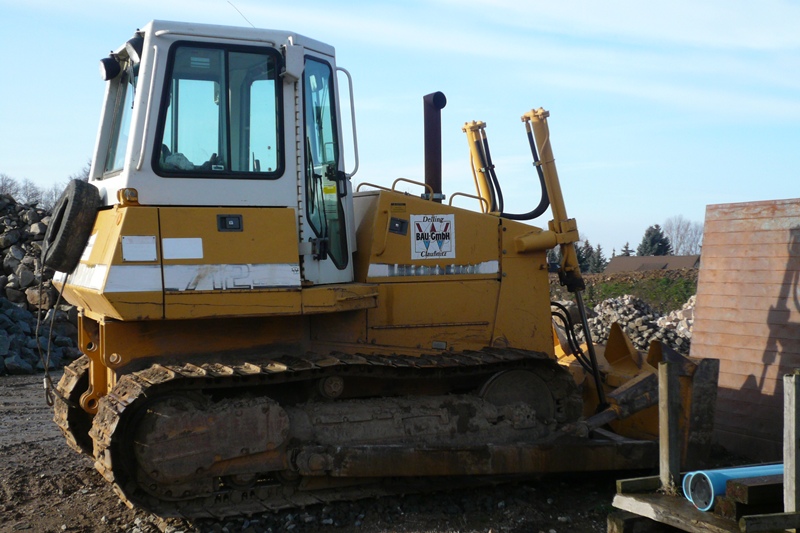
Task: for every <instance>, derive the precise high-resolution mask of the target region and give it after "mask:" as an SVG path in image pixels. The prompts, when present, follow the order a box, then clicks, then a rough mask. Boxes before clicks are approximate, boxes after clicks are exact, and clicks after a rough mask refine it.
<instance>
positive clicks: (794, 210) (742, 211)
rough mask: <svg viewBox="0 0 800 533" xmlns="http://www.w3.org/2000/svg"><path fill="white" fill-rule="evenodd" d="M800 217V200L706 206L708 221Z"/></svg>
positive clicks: (789, 199) (787, 199)
mask: <svg viewBox="0 0 800 533" xmlns="http://www.w3.org/2000/svg"><path fill="white" fill-rule="evenodd" d="M780 216H794V217H796V216H800V199H797V198H786V199H780V200H763V201H758V202H737V203H727V204H710V205H707V206H706V220H730V219H733V220H736V219H741V218H775V217H780Z"/></svg>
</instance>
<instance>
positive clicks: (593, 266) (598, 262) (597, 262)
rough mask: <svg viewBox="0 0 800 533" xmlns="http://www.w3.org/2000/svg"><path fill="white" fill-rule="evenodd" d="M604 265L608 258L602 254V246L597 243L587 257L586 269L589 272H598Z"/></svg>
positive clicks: (606, 263)
mask: <svg viewBox="0 0 800 533" xmlns="http://www.w3.org/2000/svg"><path fill="white" fill-rule="evenodd" d="M606 265H608V260H607V259H606V257H605V255H603V247H602V246H600V245H599V244H598V245H597V247H596V248H595V249H594V251H593V252H592V255H591V256H590V257H589V270H588V271H589V272H590V273H591V274H600V273H601V272H603V271H604V270H605V269H606Z"/></svg>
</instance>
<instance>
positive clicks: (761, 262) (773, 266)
mask: <svg viewBox="0 0 800 533" xmlns="http://www.w3.org/2000/svg"><path fill="white" fill-rule="evenodd" d="M795 261H796V258H793V257H790V258H787V257H769V256H768V257H706V256H705V255H704V256H703V259H702V262H701V266H700V268H701V269H704V268H707V269H710V270H746V271H749V272H753V271H765V272H775V271H780V272H785V271H786V268H787V265H792V264H793V263H794V262H795Z"/></svg>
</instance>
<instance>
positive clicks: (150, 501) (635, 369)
mask: <svg viewBox="0 0 800 533" xmlns="http://www.w3.org/2000/svg"><path fill="white" fill-rule="evenodd" d="M101 74H102V77H103V79H104V80H105V82H106V93H105V101H104V104H103V108H102V114H101V120H100V131H99V134H98V137H97V145H96V148H95V151H94V156H93V163H92V168H91V172H90V174H91V175H90V179H89V181H88V182H83V181H73V182H71V183H70V184H69V186H68V187H67V189H66V190H65V192H64V194H63V196H62V197H61V199H60V200H59V202H58V204H57V206H56V208H55V210H54V213H53V217H52V221H51V224H50V226H49V228H48V232H47V235H46V237H45V240H44V244H43V249H42V260H43V262H44V264H45V265H46V266H48V267H50V268H52V269H53V270H55V271H56V275H55V278H54V282H55V284H56V285H57V287H58V288H59V290H61V291H62V294H63V295H64V297H65V298H66V299H67V300H68V301H69V302H70V303H72V304H74V305H76V306H78V308H79V315H80V316H79V339H78V342H79V347H80V349H81V351H82V352H83V354H85V355H84V356H82V357H81V358H80V359H78V360H76V361H75V362H74V363H72V364H71V365H70V366H68V367H67V368H66V369H65V372H64V375H63V377H62V378H61V381H60V383H59V384H58V386H57V387H53V388H52V390H51V391H50V394H51V395H52V397H53V402H54V404H55V407H54V411H55V421H56V422H57V424H58V425H59V426H60V427H61V429H62V430H63V432H64V435H65V436H66V440H67V442H68V443H69V445H70V446H72V447H73V448H74V449H76V450H77V451H79V452H81V453H85V454H88V455H89V456H91V457H92V458H93V459H94V461H95V465H96V467H97V469H98V470H99V471H100V472H101V473H102V474H103V476H104V477H105V478H106V479H107V480H108V481H109V482H111V483H112V484H113V486H114V488H115V490H116V492H117V493H118V494H119V496H120V497H121V498H122V499H123V500H124V501H125V502H126V503H128V504H129V505H136V506H140V507H143V508H146V509H148V510H150V511H152V512H155V513H157V514H160V515H162V516H184V517H207V516H216V517H222V516H228V515H235V514H242V513H254V512H259V511H263V510H268V509H279V508H284V507H289V506H300V505H306V504H311V503H317V502H325V501H334V500H341V499H351V498H359V497H364V496H370V495H379V494H385V493H388V492H394V491H397V490H410V489H413V488H415V487H416V488H422V487H425V488H430V487H437V486H447V485H448V484H450V485H452V484H453V483H463V482H466V481H467V480H469V482H482V481H488V480H493V479H498V478H508V477H510V476H525V475H531V474H541V473H545V472H568V471H596V470H620V469H640V468H650V467H653V466H654V465H655V464H656V463H657V445H656V443H655V442H654V439H655V438H656V437H657V413H656V411H655V410H654V407H653V405H654V403H655V402H656V394H657V387H656V381H657V380H656V372H655V366H656V365H657V363H658V361H660V360H663V359H665V358H667V359H669V358H672V359H673V360H675V361H678V362H680V363H681V365H682V369H683V373H682V374H683V377H682V380H683V391H684V393H683V397H684V399H685V409H684V415H685V416H684V420H683V426H682V427H683V430H684V432H685V436H686V438H685V439H684V440H685V442H686V443H687V446H689V445H691V444H692V439H694V443H695V444H697V443H698V442H699V443H700V444H703V443H705V442H706V440H704V439H706V437H707V431H708V427H707V424H705V425H704V423H701V422H698V420H701V419H703V417H701V416H699V414H698V413H694V415H698V416H694V417H693V416H690V415H691V414H692V413H691V411H692V405H693V398H694V397H696V395H697V394H699V393H701V392H702V390H704V387H706V388H707V387H708V386H709V385H708V383H709V380H708V379H707V376H705V374H703V373H702V372H697V371H696V368H697V364H696V362H693V361H691V360H688V359H686V358H682V357H681V356H678V355H677V354H674V353H670V352H669V350H667V349H666V348H664V349H661V348H658V349H656V350H654V351H653V350H651V353H650V355H648V356H647V357H645V356H643V355H641V354H639V353H637V352H636V351H635V350H634V349H633V348H632V346H631V345H630V342H629V341H627V339H626V338H625V337H624V335H622V333H621V330H620V331H617V332H616V333H613V332H612V339H611V342H610V343H609V345H608V346H606V347H605V350H603V349H602V347H598V348H597V349H595V347H594V346H593V344H592V343H591V339H588V340H589V342H588V343H586V344H585V345H584V347H583V348H581V346H580V343H579V342H578V341H577V337H576V336H575V334H574V331H573V330H574V329H575V324H574V323H573V321H572V320H571V319H570V318H569V317H568V314H567V313H566V312H565V311H566V310H565V309H562V308H559V307H551V303H550V296H549V273H548V270H549V268H548V261H547V256H546V254H547V251H548V250H549V249H552V248H560V256H561V260H560V264H559V265H558V273H559V278H560V281H561V283H562V284H564V285H566V286H567V288H568V289H569V290H570V291H572V292H573V293H574V294H575V295H576V300H577V305H578V309H579V310H580V318H579V320H578V322H580V323H582V325H583V329H584V332H585V334H586V335H587V336H588V335H589V328H588V327H587V322H586V314H585V310H584V306H583V302H582V299H581V291H582V290H583V288H584V283H583V280H582V278H581V273H580V269H579V265H578V261H577V257H576V255H575V249H574V243H575V242H576V241H577V240H578V229H577V225H576V222H575V220H574V219H571V218H568V216H567V213H566V209H565V206H564V200H563V197H562V194H561V190H560V186H559V181H558V176H557V174H556V169H555V164H554V159H553V152H552V148H551V142H550V137H549V133H548V126H547V118H548V113H547V112H546V111H544V110H542V109H536V110H532V111H530V112H527V113H525V114H524V115H523V117H522V120H523V122H524V125H525V128H526V132H527V135H528V138H529V141H530V146H531V150H532V156H533V158H534V162H535V167H536V169H537V171H538V174H539V180H540V183H541V194H540V201H539V205H538V206H537V207H536V208H534V209H533V210H532V211H531V212H529V213H523V214H511V213H506V212H505V211H504V207H503V201H502V193H501V190H500V185H499V182H498V180H497V177H496V174H495V172H494V166H493V164H492V162H491V156H490V152H489V148H488V142H487V140H486V133H485V124H484V123H482V122H469V123H466V124H465V126H464V131H465V132H466V134H467V137H468V141H469V146H470V154H471V162H472V167H473V171H474V178H475V183H476V194H466V193H460V192H459V193H453V194H451V195H450V198H449V202H448V201H446V200H447V198H446V196H445V195H444V194H443V192H442V188H441V153H440V142H441V141H440V139H441V137H440V136H441V132H440V131H439V130H440V128H441V121H440V120H441V119H440V112H441V109H442V108H443V107H444V106H445V104H446V99H445V97H444V95H443V94H441V93H433V94H430V95H427V96H425V97H424V98H423V104H424V110H425V115H426V121H425V124H426V131H425V137H426V158H425V167H426V176H425V181H424V183H416V182H409V180H404V179H399V180H398V181H397V182H395V183H394V184H393V185H392V186H391V187H382V186H376V185H369V184H367V183H362V184H361V185H359V187H354V186H353V184H352V180H351V178H352V176H353V174H355V171H356V170H357V166H358V152H357V144H356V143H355V131H356V130H355V118H354V114H351V116H350V117H349V119H348V117H342V116H341V114H340V109H341V106H340V104H341V103H342V102H341V100H342V99H343V98H346V97H347V95H348V94H349V98H350V109H351V110H352V109H353V108H354V106H353V105H352V104H353V102H352V98H353V97H352V94H353V91H352V82H351V81H350V75H349V73H347V71H345V70H344V69H342V68H340V67H338V66H337V65H336V61H335V54H334V49H333V48H332V47H331V46H329V45H326V44H324V43H321V42H318V41H315V40H313V39H309V38H307V37H303V36H301V35H297V34H294V33H289V32H283V31H272V30H260V29H254V28H229V27H222V26H213V25H199V24H189V23H177V22H166V21H153V22H150V23H149V24H147V25H146V26H145V27H144V28H143V29H141V30H137V31H136V32H135V34H134V36H133V37H132V38H131V39H130V40H128V41H127V42H126V43H125V44H124V45H122V46H121V47H119V48H117V49H116V50H115V51H113V52H112V53H111V54H110V55H109V56H108V57H105V58H104V59H102V60H101ZM340 79H341V80H345V79H346V80H347V85H350V86H349V87H344V88H340V87H339V84H338V81H339V80H340ZM343 120H351V121H352V131H353V138H352V139H351V140H352V142H353V144H352V146H353V151H354V153H355V157H354V161H353V167H352V168H351V169H348V168H347V167H346V165H345V161H344V157H343V153H344V148H343V147H344V145H345V143H344V142H343V141H345V140H346V139H344V138H343V133H342V132H343V128H342V122H343ZM401 188H405V189H409V188H410V189H416V188H419V191H418V193H415V194H410V193H408V192H405V191H401V190H400V189H401ZM458 196H462V197H466V198H467V199H468V201H469V202H470V203H472V202H473V200H474V202H475V204H474V205H475V206H476V209H475V210H468V209H464V208H461V207H456V206H453V205H450V204H451V202H452V199H453V198H454V197H458ZM469 198H472V199H473V200H469ZM548 208H549V209H550V211H551V213H552V220H551V221H550V222H549V224H548V227H547V229H541V228H537V227H534V226H532V225H530V224H529V223H528V222H529V221H530V220H532V219H534V218H537V217H540V216H542V215H543V214H544V213H545V212H546V211H547V210H548ZM553 313H555V315H556V317H557V318H558V320H556V323H557V324H558V326H559V327H554V320H553ZM559 339H561V340H559ZM703 376H705V377H703ZM694 404H696V405H699V403H697V402H694ZM695 410H697V409H695ZM701 414H702V413H701Z"/></svg>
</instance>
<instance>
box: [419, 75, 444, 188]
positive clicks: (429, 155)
mask: <svg viewBox="0 0 800 533" xmlns="http://www.w3.org/2000/svg"><path fill="white" fill-rule="evenodd" d="M422 104H423V109H424V122H425V184H426V185H428V186H430V187H431V189H433V200H434V201H435V202H439V203H441V202H442V200H443V199H444V195H443V194H442V113H441V111H442V109H443V108H444V106H446V105H447V98H446V97H445V95H444V93H442V92H440V91H436V92H435V93H431V94H426V95H425V96H423V97H422ZM425 197H427V193H426V194H425Z"/></svg>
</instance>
